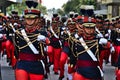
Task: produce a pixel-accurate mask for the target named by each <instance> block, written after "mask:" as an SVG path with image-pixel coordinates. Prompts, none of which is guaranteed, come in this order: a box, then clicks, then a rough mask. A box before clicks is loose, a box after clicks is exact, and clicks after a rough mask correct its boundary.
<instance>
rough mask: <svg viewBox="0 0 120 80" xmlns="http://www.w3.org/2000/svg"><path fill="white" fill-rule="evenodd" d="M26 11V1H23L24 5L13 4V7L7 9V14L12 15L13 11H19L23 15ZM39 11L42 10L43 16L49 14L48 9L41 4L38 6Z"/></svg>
mask: <svg viewBox="0 0 120 80" xmlns="http://www.w3.org/2000/svg"><path fill="white" fill-rule="evenodd" d="M25 9H27V6H26V4H25V0H23V1H22V3H16V4H12V5H11V6H9V7H8V8H7V13H8V14H11V11H12V10H16V11H18V14H19V15H22V14H23V11H24V10H25ZM37 9H40V11H41V13H42V14H46V12H47V10H46V7H45V6H42V5H41V4H38V6H37Z"/></svg>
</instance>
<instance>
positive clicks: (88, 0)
mask: <svg viewBox="0 0 120 80" xmlns="http://www.w3.org/2000/svg"><path fill="white" fill-rule="evenodd" d="M81 5H94V6H95V0H69V1H68V2H67V3H66V4H64V5H63V6H62V8H63V10H64V12H65V13H66V14H67V13H69V12H70V11H74V12H78V13H79V11H80V6H81Z"/></svg>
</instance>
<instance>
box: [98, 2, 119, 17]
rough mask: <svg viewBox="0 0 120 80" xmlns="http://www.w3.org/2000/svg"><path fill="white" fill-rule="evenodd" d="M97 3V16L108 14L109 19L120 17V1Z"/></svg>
mask: <svg viewBox="0 0 120 80" xmlns="http://www.w3.org/2000/svg"><path fill="white" fill-rule="evenodd" d="M96 3H97V9H98V10H97V11H96V14H97V13H98V14H104V15H105V14H106V16H107V18H113V17H116V16H120V0H96ZM99 10H100V11H99Z"/></svg>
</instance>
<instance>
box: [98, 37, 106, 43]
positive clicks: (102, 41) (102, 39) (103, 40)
mask: <svg viewBox="0 0 120 80" xmlns="http://www.w3.org/2000/svg"><path fill="white" fill-rule="evenodd" d="M107 42H108V40H107V39H105V38H101V39H100V41H99V44H107Z"/></svg>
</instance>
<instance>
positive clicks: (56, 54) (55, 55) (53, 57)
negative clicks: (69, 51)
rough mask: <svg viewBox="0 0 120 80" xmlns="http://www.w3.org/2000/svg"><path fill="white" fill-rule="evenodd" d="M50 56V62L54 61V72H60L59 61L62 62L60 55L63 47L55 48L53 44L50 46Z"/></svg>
mask: <svg viewBox="0 0 120 80" xmlns="http://www.w3.org/2000/svg"><path fill="white" fill-rule="evenodd" d="M47 53H48V57H49V62H52V63H53V64H54V72H58V69H59V66H60V65H59V62H60V56H61V48H54V47H52V46H48V51H47Z"/></svg>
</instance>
